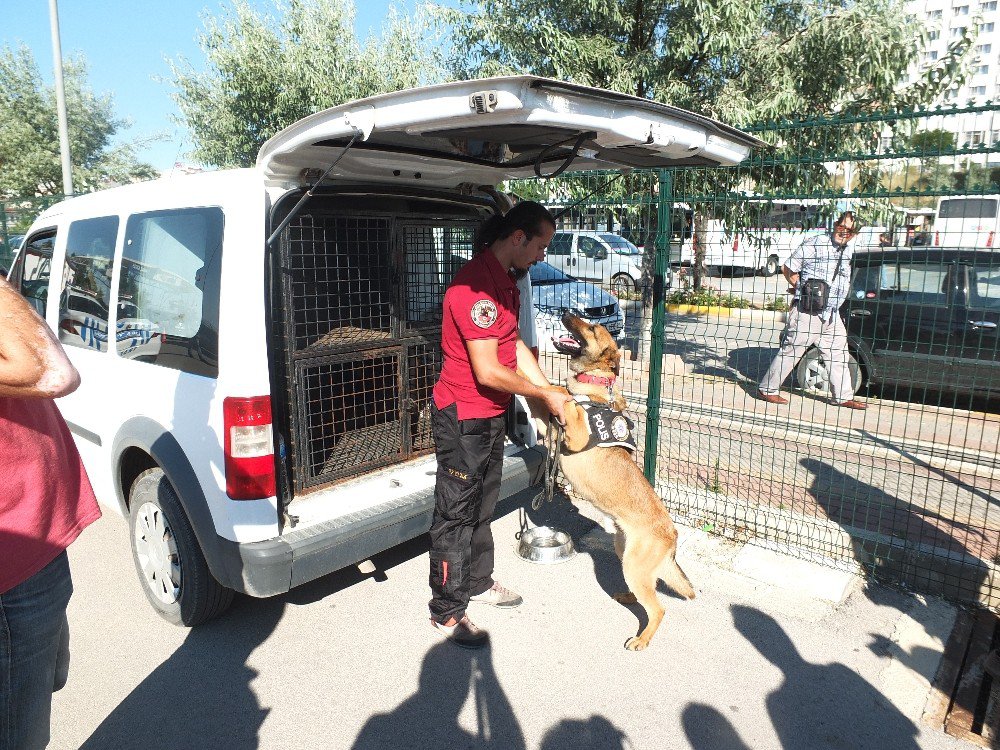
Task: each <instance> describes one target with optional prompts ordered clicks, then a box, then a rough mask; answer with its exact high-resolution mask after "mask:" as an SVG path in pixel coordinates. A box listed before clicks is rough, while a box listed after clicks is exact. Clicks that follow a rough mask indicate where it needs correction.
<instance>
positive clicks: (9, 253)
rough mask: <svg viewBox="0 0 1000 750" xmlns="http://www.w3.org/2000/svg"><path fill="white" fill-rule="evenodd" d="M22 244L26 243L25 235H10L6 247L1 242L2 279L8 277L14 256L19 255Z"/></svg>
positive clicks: (0, 263) (0, 271)
mask: <svg viewBox="0 0 1000 750" xmlns="http://www.w3.org/2000/svg"><path fill="white" fill-rule="evenodd" d="M22 242H24V235H23V234H12V235H10V236H9V237H8V238H7V244H6V245H4V243H3V241H2V240H0V277H3V278H6V277H7V272H8V271H9V270H10V267H11V265H13V263H14V256H16V255H17V251H18V249H20V247H21V243H22Z"/></svg>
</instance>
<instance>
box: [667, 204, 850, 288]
mask: <svg viewBox="0 0 1000 750" xmlns="http://www.w3.org/2000/svg"><path fill="white" fill-rule="evenodd" d="M734 202H739V203H744V204H745V209H746V213H745V216H744V218H743V223H744V225H745V226H744V227H742V228H741V229H738V230H737V231H731V230H730V229H729V228H728V227H727V226H726V222H725V221H724V220H723V219H721V218H709V219H707V220H706V237H705V266H706V267H708V268H714V269H719V270H722V269H724V268H729V269H742V270H749V271H754V272H756V273H762V274H764V275H765V276H773V275H775V274H776V273H778V271H780V270H781V266H782V264H783V263H784V262H785V261H786V260H787V259H788V256H789V255H790V254H791V252H792V251H793V250H794V249H795V248H797V247H798V246H799V245H801V244H802V242H803V241H804V240H806V239H808V238H809V237H815V236H816V235H821V234H824V233H825V232H826V223H827V217H828V215H829V214H830V212H831V211H832V209H831V208H830V203H829V201H821V200H815V199H799V200H770V199H763V198H750V199H746V198H738V199H736V201H734ZM675 209H676V210H677V211H678V213H680V214H681V215H682V216H683V222H676V223H679V224H681V226H683V227H684V228H685V229H687V228H689V227H694V212H693V211H692V209H691V208H690V207H689V206H686V205H684V204H679V205H678V206H675ZM694 241H695V237H694V231H685V232H684V233H683V240H682V242H681V252H680V256H679V260H680V263H681V265H690V264H691V263H693V262H694ZM671 259H672V260H673V259H674V258H673V257H672V258H671Z"/></svg>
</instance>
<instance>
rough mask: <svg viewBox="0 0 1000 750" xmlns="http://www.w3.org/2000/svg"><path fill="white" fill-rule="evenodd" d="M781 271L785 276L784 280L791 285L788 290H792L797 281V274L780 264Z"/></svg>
mask: <svg viewBox="0 0 1000 750" xmlns="http://www.w3.org/2000/svg"><path fill="white" fill-rule="evenodd" d="M781 273H782V275H783V276H784V277H785V281H787V282H788V283H789V284H791V285H792V288H791V289H789V290H788V291H790V292H794V291H795V286H796V285H797V284H798V283H799V274H798V273H797V272H795V271H793V270H792V269H791V268H789V267H788V266H782V267H781Z"/></svg>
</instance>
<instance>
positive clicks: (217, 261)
mask: <svg viewBox="0 0 1000 750" xmlns="http://www.w3.org/2000/svg"><path fill="white" fill-rule="evenodd" d="M222 236H223V215H222V209H220V208H186V209H176V210H171V211H154V212H150V213H144V214H135V215H133V216H130V217H129V219H128V224H127V225H126V227H125V248H124V250H123V252H122V274H121V282H120V283H119V285H118V332H117V337H118V353H119V355H120V356H123V357H128V358H130V359H137V360H140V361H145V362H152V363H154V364H157V365H160V366H162V367H170V368H173V369H175V370H181V371H183V372H190V373H194V374H196V375H206V376H208V377H216V376H217V375H218V372H219V368H218V350H219V283H220V279H221V276H222V274H221V268H222Z"/></svg>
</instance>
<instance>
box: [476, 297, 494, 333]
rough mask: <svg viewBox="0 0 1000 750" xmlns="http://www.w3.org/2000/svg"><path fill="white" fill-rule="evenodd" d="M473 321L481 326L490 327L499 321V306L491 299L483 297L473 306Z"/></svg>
mask: <svg viewBox="0 0 1000 750" xmlns="http://www.w3.org/2000/svg"><path fill="white" fill-rule="evenodd" d="M472 322H473V323H475V324H476V325H477V326H479V327H480V328H489V327H490V326H492V325H493V324H494V323H496V322H497V306H496V305H495V304H494V302H493V300H491V299H481V300H479V301H478V302H477V303H476V304H474V305H473V306H472Z"/></svg>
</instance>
